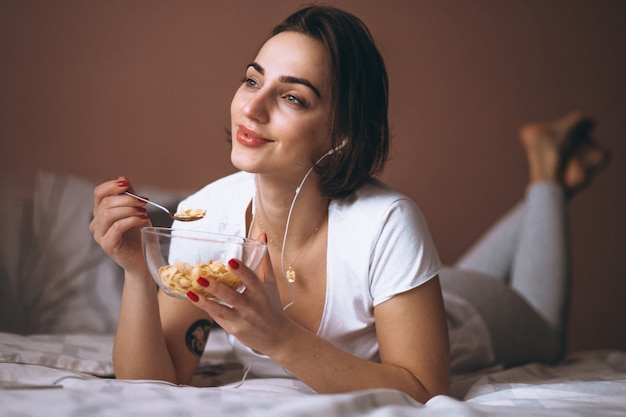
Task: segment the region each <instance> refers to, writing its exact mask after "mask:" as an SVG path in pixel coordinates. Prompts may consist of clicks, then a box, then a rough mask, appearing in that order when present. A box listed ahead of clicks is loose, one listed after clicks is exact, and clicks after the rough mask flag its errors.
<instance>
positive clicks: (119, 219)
mask: <svg viewBox="0 0 626 417" xmlns="http://www.w3.org/2000/svg"><path fill="white" fill-rule="evenodd" d="M130 189H131V187H130V182H129V181H128V179H126V178H125V177H119V178H118V179H116V180H112V181H107V182H105V183H103V184H100V185H98V186H97V187H96V188H95V189H94V209H93V220H92V221H91V224H90V225H89V230H91V233H93V237H94V239H95V241H96V242H97V243H98V244H99V245H100V246H101V247H102V249H103V250H104V252H105V253H106V254H107V255H109V256H110V257H111V258H112V259H113V260H114V261H115V262H116V263H117V264H118V265H120V266H121V267H122V268H124V270H125V271H127V272H143V271H145V270H147V266H146V262H145V259H144V257H143V253H142V248H141V232H140V228H141V227H144V226H148V225H149V224H150V220H149V218H148V216H147V214H146V209H145V208H144V206H145V204H146V203H144V202H142V201H139V200H137V199H136V198H133V197H130V196H127V195H125V194H123V193H124V191H126V190H130Z"/></svg>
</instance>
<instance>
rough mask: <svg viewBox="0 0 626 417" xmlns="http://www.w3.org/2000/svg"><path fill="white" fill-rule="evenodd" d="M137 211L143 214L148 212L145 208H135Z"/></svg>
mask: <svg viewBox="0 0 626 417" xmlns="http://www.w3.org/2000/svg"><path fill="white" fill-rule="evenodd" d="M135 208H136V209H137V211H139V212H141V213H146V212H147V211H148V210H146V209H145V208H144V207H135Z"/></svg>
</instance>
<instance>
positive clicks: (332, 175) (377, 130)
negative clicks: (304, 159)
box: [272, 6, 389, 198]
mask: <svg viewBox="0 0 626 417" xmlns="http://www.w3.org/2000/svg"><path fill="white" fill-rule="evenodd" d="M281 32H298V33H302V34H305V35H308V36H311V37H312V38H314V39H316V40H318V41H319V42H321V44H322V45H323V47H324V49H325V51H326V53H327V55H328V57H329V65H330V68H329V69H330V74H331V80H330V81H331V94H332V97H331V114H332V115H331V117H332V121H331V127H332V130H331V132H332V133H331V144H332V147H337V146H338V145H339V144H340V143H342V142H343V141H344V140H346V143H345V146H343V147H342V149H341V152H334V153H333V154H331V155H330V156H329V157H328V158H325V161H324V163H323V164H322V165H321V166H318V167H316V172H317V173H318V174H319V175H320V185H321V188H322V190H321V191H322V193H323V194H324V195H326V196H328V197H330V198H339V197H345V196H348V195H350V194H351V193H353V192H354V191H355V190H357V189H358V188H359V187H360V186H361V185H363V184H364V183H365V182H368V181H371V180H372V178H373V177H374V176H375V175H376V174H378V173H380V172H381V171H382V170H383V168H384V166H385V163H386V162H387V158H388V155H389V122H388V96H389V80H388V77H387V70H386V68H385V63H384V60H383V58H382V56H381V54H380V52H379V51H378V48H377V47H376V44H375V42H374V39H373V38H372V36H371V34H370V32H369V29H368V28H367V26H365V24H364V23H363V22H362V21H361V20H360V19H359V18H357V17H356V16H354V15H352V14H350V13H348V12H346V11H343V10H341V9H337V8H334V7H328V6H309V7H305V8H303V9H300V10H298V11H297V12H296V13H294V14H292V15H291V16H289V17H287V18H286V19H285V20H284V21H283V22H282V23H281V24H279V25H278V26H276V27H275V28H274V30H273V31H272V36H274V35H277V34H279V33H281Z"/></svg>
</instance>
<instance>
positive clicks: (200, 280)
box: [197, 277, 209, 288]
mask: <svg viewBox="0 0 626 417" xmlns="http://www.w3.org/2000/svg"><path fill="white" fill-rule="evenodd" d="M197 281H198V284H200V285H202V286H203V287H204V288H206V287H208V286H209V280H208V279H206V278H205V277H199V278H198V279H197Z"/></svg>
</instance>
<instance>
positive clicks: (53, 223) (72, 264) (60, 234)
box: [22, 172, 123, 334]
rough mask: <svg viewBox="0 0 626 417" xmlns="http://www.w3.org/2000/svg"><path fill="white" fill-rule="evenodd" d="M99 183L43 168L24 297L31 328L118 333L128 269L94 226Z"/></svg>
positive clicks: (37, 192)
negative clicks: (107, 248)
mask: <svg viewBox="0 0 626 417" xmlns="http://www.w3.org/2000/svg"><path fill="white" fill-rule="evenodd" d="M94 186H95V183H94V182H91V181H87V180H84V179H81V178H76V177H72V176H69V175H62V174H55V173H50V172H39V173H38V174H37V179H36V185H35V194H34V209H33V231H34V238H33V248H32V250H31V253H30V254H29V255H30V259H31V262H30V266H31V268H30V270H29V271H27V272H26V274H25V281H26V282H27V284H28V286H27V287H25V288H22V299H23V302H24V305H25V307H26V311H28V314H29V319H30V324H31V329H30V332H31V333H79V332H81V333H101V334H102V333H105V334H106V333H113V331H114V329H115V326H116V322H117V317H118V310H119V305H120V297H121V288H122V281H123V275H122V271H121V268H119V267H118V266H117V264H115V263H114V262H113V261H112V260H111V259H110V258H109V257H108V256H106V254H105V253H104V252H103V251H102V249H101V248H100V247H99V246H98V245H97V244H96V242H95V241H94V240H93V237H92V235H91V232H90V231H89V223H90V222H91V218H92V213H93V189H94Z"/></svg>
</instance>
